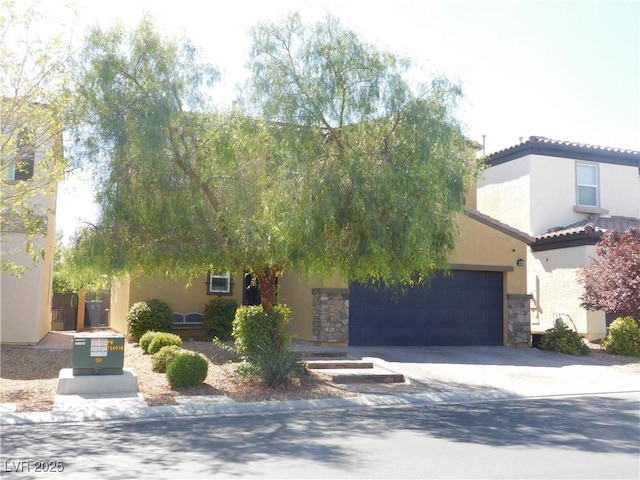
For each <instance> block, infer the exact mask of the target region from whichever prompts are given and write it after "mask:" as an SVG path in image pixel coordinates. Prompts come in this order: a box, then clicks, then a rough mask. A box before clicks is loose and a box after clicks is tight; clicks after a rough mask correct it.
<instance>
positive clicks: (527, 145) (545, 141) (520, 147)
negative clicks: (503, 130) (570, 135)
mask: <svg viewBox="0 0 640 480" xmlns="http://www.w3.org/2000/svg"><path fill="white" fill-rule="evenodd" d="M528 154H538V155H549V156H557V157H564V158H575V159H578V160H591V161H595V162H603V163H616V164H621V165H629V166H640V151H637V150H629V149H623V148H613V147H604V146H600V145H591V144H588V143H579V142H570V141H565V140H554V139H551V138H547V137H541V136H531V137H529V139H528V140H526V141H524V142H521V143H519V144H517V145H513V146H511V147H509V148H505V149H503V150H499V151H497V152H494V153H492V154H490V155H488V156H487V163H488V164H489V165H499V164H501V163H504V162H508V161H509V160H513V159H516V158H520V157H523V156H525V155H528Z"/></svg>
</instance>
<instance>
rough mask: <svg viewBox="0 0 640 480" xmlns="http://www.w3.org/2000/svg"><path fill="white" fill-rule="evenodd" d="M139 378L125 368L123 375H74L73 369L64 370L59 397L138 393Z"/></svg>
mask: <svg viewBox="0 0 640 480" xmlns="http://www.w3.org/2000/svg"><path fill="white" fill-rule="evenodd" d="M138 391H139V390H138V377H136V374H135V373H134V371H133V370H131V369H129V368H125V369H123V371H122V375H74V374H73V369H72V368H63V369H62V370H60V375H59V376H58V390H57V391H56V393H57V394H58V395H83V394H96V393H104V394H108V393H138Z"/></svg>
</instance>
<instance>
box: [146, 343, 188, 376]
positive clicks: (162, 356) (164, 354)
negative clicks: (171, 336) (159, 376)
mask: <svg viewBox="0 0 640 480" xmlns="http://www.w3.org/2000/svg"><path fill="white" fill-rule="evenodd" d="M181 352H182V349H181V348H180V347H179V346H177V345H167V346H165V347H162V348H161V349H160V350H158V351H157V352H156V353H154V354H153V357H151V370H153V371H154V372H158V373H165V372H166V371H167V366H168V365H169V363H170V362H171V361H172V360H173V359H174V358H176V357H177V356H178V355H179V354H180V353H181Z"/></svg>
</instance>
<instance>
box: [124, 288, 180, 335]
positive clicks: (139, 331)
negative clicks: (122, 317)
mask: <svg viewBox="0 0 640 480" xmlns="http://www.w3.org/2000/svg"><path fill="white" fill-rule="evenodd" d="M172 325H173V311H172V310H171V307H170V306H169V304H168V303H166V302H163V301H162V300H158V299H157V298H153V299H151V300H146V301H142V302H137V303H134V304H133V305H132V306H131V309H130V310H129V313H128V314H127V327H128V331H129V335H131V336H132V337H133V339H134V340H135V341H138V340H139V339H140V337H141V336H142V335H143V334H144V333H145V332H148V331H149V330H153V331H156V332H171V326H172Z"/></svg>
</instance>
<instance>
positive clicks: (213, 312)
mask: <svg viewBox="0 0 640 480" xmlns="http://www.w3.org/2000/svg"><path fill="white" fill-rule="evenodd" d="M237 309H238V302H236V301H235V300H233V299H227V298H217V299H214V300H211V301H209V302H208V303H207V304H206V305H205V307H204V315H203V322H204V327H205V338H206V339H207V340H211V339H213V338H218V339H220V340H228V339H230V338H231V333H232V331H233V318H234V317H235V315H236V310H237Z"/></svg>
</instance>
